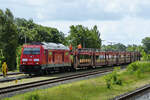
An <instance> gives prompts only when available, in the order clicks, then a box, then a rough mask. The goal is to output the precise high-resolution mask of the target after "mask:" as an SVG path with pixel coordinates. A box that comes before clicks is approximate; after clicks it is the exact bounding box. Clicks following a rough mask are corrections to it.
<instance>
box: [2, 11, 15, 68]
mask: <svg viewBox="0 0 150 100" xmlns="http://www.w3.org/2000/svg"><path fill="white" fill-rule="evenodd" d="M0 45H1V47H0V49H2V50H3V53H4V57H5V60H6V62H7V64H8V68H9V69H10V70H13V69H16V48H17V46H18V36H17V27H16V25H15V24H14V16H13V14H12V13H11V11H10V10H9V9H6V11H5V12H3V11H2V10H1V9H0Z"/></svg>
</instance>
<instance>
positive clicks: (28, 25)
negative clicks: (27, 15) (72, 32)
mask: <svg viewBox="0 0 150 100" xmlns="http://www.w3.org/2000/svg"><path fill="white" fill-rule="evenodd" d="M15 24H16V25H17V29H18V33H19V35H18V38H19V44H20V45H22V44H24V43H25V37H26V42H27V43H31V42H55V43H63V41H64V40H65V37H64V34H63V33H62V32H59V31H58V30H57V29H56V28H51V27H46V26H42V25H38V24H36V23H34V22H33V20H32V19H30V20H26V19H23V18H16V19H15Z"/></svg>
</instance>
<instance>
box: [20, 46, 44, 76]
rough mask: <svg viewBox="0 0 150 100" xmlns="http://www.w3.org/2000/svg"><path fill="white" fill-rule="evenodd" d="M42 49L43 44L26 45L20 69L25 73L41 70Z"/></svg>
mask: <svg viewBox="0 0 150 100" xmlns="http://www.w3.org/2000/svg"><path fill="white" fill-rule="evenodd" d="M41 51H42V47H41V46H37V45H25V46H24V47H23V49H22V54H21V61H20V71H21V72H25V73H30V72H33V73H34V72H35V73H36V72H37V71H39V70H40V69H41V66H40V64H41V60H40V59H41V55H40V54H41ZM33 66H34V67H33Z"/></svg>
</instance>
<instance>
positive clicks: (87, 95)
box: [5, 62, 150, 100]
mask: <svg viewBox="0 0 150 100" xmlns="http://www.w3.org/2000/svg"><path fill="white" fill-rule="evenodd" d="M111 74H112V73H111ZM111 74H109V76H111ZM149 74H150V62H134V63H132V64H130V65H129V66H128V67H127V70H124V71H119V72H117V74H116V75H117V77H119V79H121V80H122V84H121V85H118V84H114V83H113V81H111V88H108V87H107V85H106V77H108V75H105V76H103V77H97V78H95V79H89V80H82V81H78V82H73V83H69V84H64V85H60V86H56V87H52V88H49V89H43V90H36V91H33V92H28V93H25V94H21V95H17V96H14V97H11V98H6V99H5V100H51V99H52V100H107V99H110V98H113V97H115V96H117V95H120V94H123V93H125V92H128V91H132V90H134V89H136V88H138V87H141V86H143V85H145V84H149V83H150V77H149Z"/></svg>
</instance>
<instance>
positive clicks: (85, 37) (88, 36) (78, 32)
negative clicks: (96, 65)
mask: <svg viewBox="0 0 150 100" xmlns="http://www.w3.org/2000/svg"><path fill="white" fill-rule="evenodd" d="M69 33H70V34H69V36H68V37H67V40H68V45H69V44H72V46H73V47H77V45H79V44H81V45H82V47H83V48H100V47H101V39H100V32H99V31H98V29H97V26H94V27H93V28H92V29H88V28H87V27H84V26H82V25H76V26H74V25H72V26H70V32H69Z"/></svg>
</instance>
